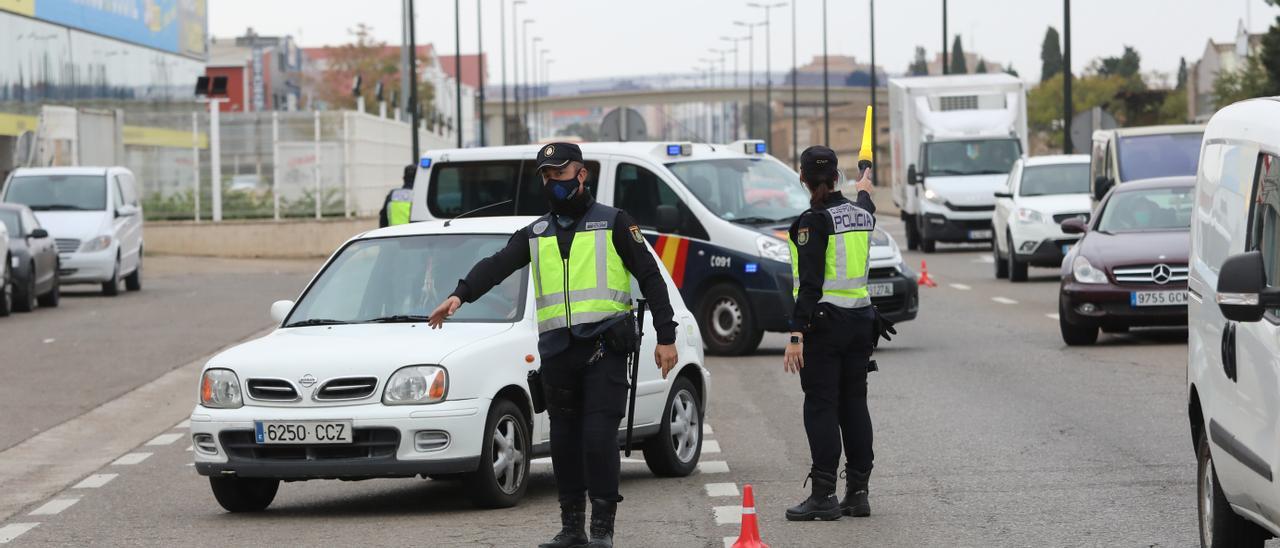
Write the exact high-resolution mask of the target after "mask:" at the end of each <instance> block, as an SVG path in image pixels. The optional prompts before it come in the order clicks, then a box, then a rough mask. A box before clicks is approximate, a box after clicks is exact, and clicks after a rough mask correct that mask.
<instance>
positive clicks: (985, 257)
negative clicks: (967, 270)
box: [973, 255, 996, 264]
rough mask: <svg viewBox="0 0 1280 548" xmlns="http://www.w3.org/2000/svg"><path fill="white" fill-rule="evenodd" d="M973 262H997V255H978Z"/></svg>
mask: <svg viewBox="0 0 1280 548" xmlns="http://www.w3.org/2000/svg"><path fill="white" fill-rule="evenodd" d="M973 262H975V263H986V264H996V258H995V257H992V256H990V255H979V256H978V258H976V259H974V260H973Z"/></svg>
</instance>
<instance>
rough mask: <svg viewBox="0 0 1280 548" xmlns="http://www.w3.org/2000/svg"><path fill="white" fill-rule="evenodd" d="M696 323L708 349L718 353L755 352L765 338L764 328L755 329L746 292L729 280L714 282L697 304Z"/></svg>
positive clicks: (727, 354)
mask: <svg viewBox="0 0 1280 548" xmlns="http://www.w3.org/2000/svg"><path fill="white" fill-rule="evenodd" d="M698 324H699V325H700V326H701V327H702V341H703V342H704V343H706V345H707V352H708V353H710V354H714V355H719V356H740V355H743V354H748V353H750V352H754V351H755V349H756V347H757V346H760V339H761V338H762V337H764V331H763V330H760V329H757V328H756V319H755V312H754V311H752V310H751V303H750V302H749V301H748V300H747V294H746V293H745V292H743V291H742V289H741V288H739V287H738V286H737V285H735V284H732V283H720V284H716V285H714V286H712V287H711V289H710V290H709V291H707V293H706V294H705V296H703V298H702V302H700V303H699V304H698Z"/></svg>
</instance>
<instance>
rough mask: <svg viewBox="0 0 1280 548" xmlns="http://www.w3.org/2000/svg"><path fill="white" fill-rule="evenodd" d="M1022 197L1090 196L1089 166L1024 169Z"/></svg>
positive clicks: (1071, 165)
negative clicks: (1054, 195)
mask: <svg viewBox="0 0 1280 548" xmlns="http://www.w3.org/2000/svg"><path fill="white" fill-rule="evenodd" d="M1018 188H1019V191H1018V192H1019V193H1020V194H1021V195H1022V196H1047V195H1050V194H1088V193H1089V164H1057V165H1044V166H1029V167H1025V168H1023V169H1022V185H1021V186H1019V187H1018Z"/></svg>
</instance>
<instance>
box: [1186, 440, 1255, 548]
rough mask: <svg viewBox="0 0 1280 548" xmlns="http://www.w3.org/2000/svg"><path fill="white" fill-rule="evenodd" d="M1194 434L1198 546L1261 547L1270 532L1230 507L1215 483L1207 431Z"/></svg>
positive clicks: (1220, 487) (1215, 547)
mask: <svg viewBox="0 0 1280 548" xmlns="http://www.w3.org/2000/svg"><path fill="white" fill-rule="evenodd" d="M1197 437H1198V438H1199V439H1198V440H1197V441H1196V461H1197V464H1198V466H1197V467H1196V502H1197V504H1196V507H1197V510H1198V511H1197V512H1196V513H1197V514H1198V517H1199V520H1198V521H1199V522H1200V546H1201V548H1225V547H1227V546H1233V547H1235V546H1239V547H1246V548H1248V547H1257V548H1261V547H1262V544H1263V543H1264V542H1266V539H1268V538H1270V537H1271V535H1269V534H1267V532H1266V531H1264V530H1263V529H1262V528H1261V527H1258V526H1257V525H1256V524H1254V523H1253V522H1251V521H1249V520H1246V519H1244V518H1242V517H1240V515H1239V514H1237V513H1235V511H1234V510H1232V509H1231V503H1230V502H1228V501H1227V497H1226V495H1224V494H1223V493H1222V486H1221V484H1219V483H1218V473H1217V471H1215V470H1214V468H1213V455H1211V454H1210V452H1209V440H1208V439H1207V438H1208V434H1200V435H1199V436H1197Z"/></svg>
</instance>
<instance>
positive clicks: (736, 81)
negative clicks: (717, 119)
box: [720, 36, 750, 141]
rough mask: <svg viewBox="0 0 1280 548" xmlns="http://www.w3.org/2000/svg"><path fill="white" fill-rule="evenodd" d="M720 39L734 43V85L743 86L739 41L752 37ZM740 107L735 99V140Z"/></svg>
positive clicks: (735, 86)
mask: <svg viewBox="0 0 1280 548" xmlns="http://www.w3.org/2000/svg"><path fill="white" fill-rule="evenodd" d="M720 39H721V40H724V41H725V42H732V43H733V87H734V88H741V87H742V83H741V82H739V79H740V78H741V74H742V73H741V72H740V71H739V70H738V43H739V42H742V41H744V40H749V39H750V38H749V37H747V36H739V37H737V38H734V37H731V36H721V37H720ZM740 107H741V105H740V104H739V102H738V101H737V100H736V99H735V100H734V101H733V140H735V141H737V140H738V111H739V110H740Z"/></svg>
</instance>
